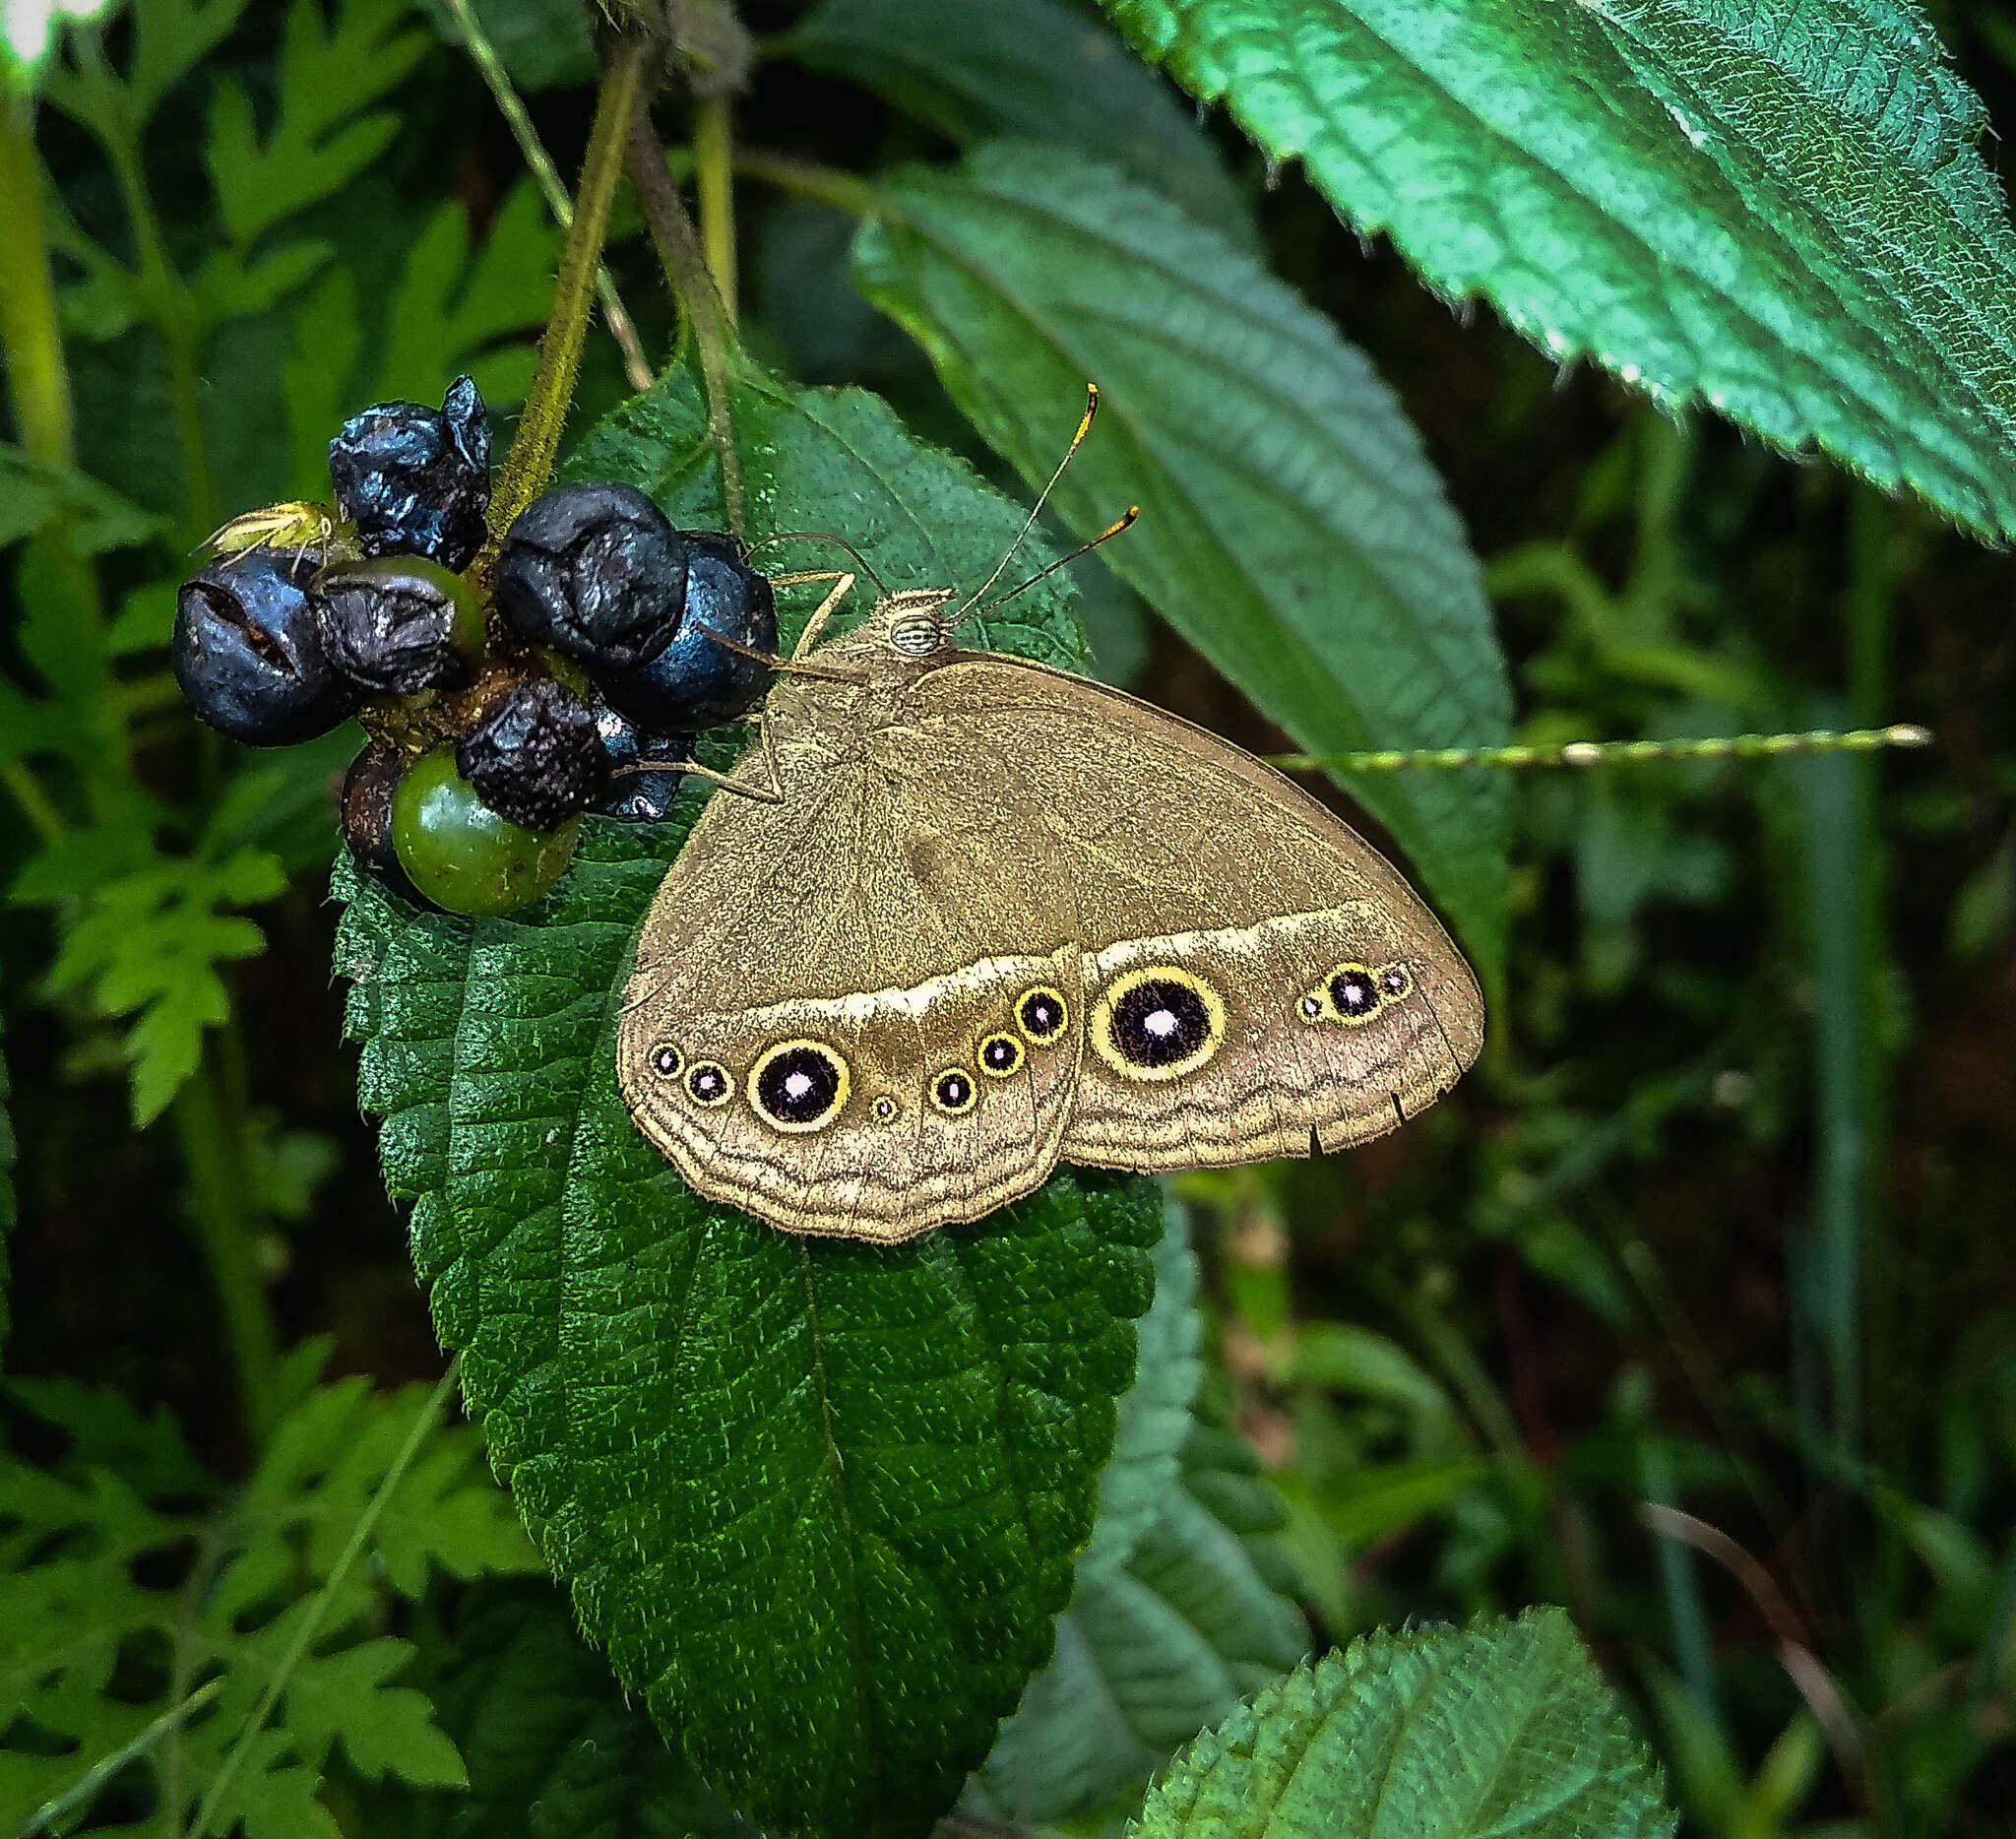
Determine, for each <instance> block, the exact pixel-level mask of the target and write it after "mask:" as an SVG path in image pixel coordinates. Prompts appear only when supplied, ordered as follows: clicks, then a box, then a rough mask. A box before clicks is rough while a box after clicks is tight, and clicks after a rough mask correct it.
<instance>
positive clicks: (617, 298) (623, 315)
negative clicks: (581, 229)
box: [448, 0, 653, 394]
mask: <svg viewBox="0 0 2016 1839" xmlns="http://www.w3.org/2000/svg"><path fill="white" fill-rule="evenodd" d="M448 10H449V12H451V13H452V14H454V15H455V23H456V26H457V27H458V28H459V29H460V30H461V32H462V41H463V43H464V44H465V45H466V46H467V47H468V49H469V55H470V62H471V63H473V65H475V67H476V72H477V74H478V75H479V76H480V77H481V78H482V80H483V83H484V85H485V87H487V88H488V90H489V92H490V98H491V100H492V101H494V102H495V103H496V104H497V112H498V113H499V114H500V115H502V116H503V117H504V125H505V126H506V127H508V128H509V129H510V130H511V138H512V139H513V140H514V141H516V142H517V143H518V152H519V155H520V157H521V158H522V159H524V160H525V163H526V165H527V167H528V168H530V170H531V172H532V176H533V180H534V183H536V185H537V186H538V188H539V193H540V195H541V196H542V197H543V198H544V199H545V201H546V209H547V210H548V211H550V212H551V213H552V214H553V222H556V223H557V224H559V226H560V228H561V230H562V231H563V232H564V231H567V230H571V229H572V228H573V227H574V201H573V200H572V199H571V198H569V197H568V196H567V187H566V185H565V183H564V182H563V181H562V180H561V177H560V174H559V170H558V168H556V167H555V166H554V164H553V157H552V155H550V154H549V153H547V152H546V149H545V143H544V142H542V141H541V140H540V139H539V131H538V129H536V127H534V126H533V122H532V117H531V116H530V115H528V114H527V113H526V112H525V104H524V102H523V101H521V100H520V99H519V95H518V92H517V91H516V90H515V89H513V88H512V86H511V75H510V73H509V72H508V71H507V70H506V69H505V68H504V60H503V59H502V58H500V57H499V56H498V55H497V47H496V46H495V45H494V44H492V43H491V42H490V38H489V34H488V33H487V32H484V31H483V28H482V23H481V22H480V21H479V20H478V19H477V18H476V16H475V13H474V11H473V8H472V7H471V6H470V3H469V0H448ZM595 291H596V298H597V299H599V301H600V302H601V304H602V323H603V324H604V325H605V326H607V327H608V329H609V337H610V338H612V339H614V340H615V342H616V345H617V347H618V349H620V350H621V351H622V353H623V375H624V377H625V378H626V379H627V380H628V382H629V384H630V387H631V388H632V389H633V390H636V391H637V392H639V393H640V394H642V393H643V392H644V391H645V390H648V389H650V388H651V385H652V381H653V378H652V370H651V360H650V359H649V358H648V357H646V356H645V354H644V342H643V341H642V340H641V339H640V338H638V336H637V322H636V321H635V320H634V319H632V318H631V317H630V309H629V308H628V307H626V306H625V305H624V304H623V297H622V295H621V294H619V293H618V292H617V291H616V283H615V278H614V277H613V276H611V275H610V273H609V270H608V265H607V264H606V263H599V264H598V265H597V267H596V271H595Z"/></svg>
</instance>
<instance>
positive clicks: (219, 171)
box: [204, 0, 427, 253]
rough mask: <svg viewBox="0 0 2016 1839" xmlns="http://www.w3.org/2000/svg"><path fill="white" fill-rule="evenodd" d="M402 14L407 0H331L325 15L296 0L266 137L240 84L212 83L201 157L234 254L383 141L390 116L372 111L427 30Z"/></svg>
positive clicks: (390, 128) (322, 194)
mask: <svg viewBox="0 0 2016 1839" xmlns="http://www.w3.org/2000/svg"><path fill="white" fill-rule="evenodd" d="M410 17H411V14H410V8H409V7H408V6H407V4H406V0H338V3H337V5H336V6H335V8H334V17H333V19H332V18H326V17H325V16H324V13H323V9H322V6H321V4H320V0H295V4H294V5H292V6H290V7H289V8H288V9H287V15H286V25H285V28H284V32H283V33H282V37H281V50H280V60H279V63H278V66H277V69H276V76H277V79H278V84H279V95H278V97H277V98H276V107H275V112H274V121H273V126H272V129H271V131H270V132H269V133H268V134H267V135H265V136H264V138H262V137H261V136H260V133H259V129H258V124H257V122H256V121H255V120H254V117H253V112H252V102H251V98H250V97H249V96H248V95H246V94H245V91H244V90H243V88H242V87H241V86H239V85H238V84H237V83H235V82H232V81H230V80H229V79H226V80H225V81H223V82H221V83H220V84H219V85H218V87H217V90H216V92H215V94H214V95H213V96H212V99H211V113H210V139H209V142H208V144H207V145H206V147H205V150H204V159H205V161H206V163H207V164H208V165H209V167H210V175H211V181H212V183H213V184H214V185H215V186H216V187H217V198H218V208H219V210H220V211H221V214H222V217H223V221H224V226H225V228H226V229H228V230H229V232H230V235H231V240H232V242H233V243H234V244H235V245H236V246H237V248H238V250H239V251H240V252H241V253H242V252H243V251H245V250H248V249H249V248H250V247H251V245H252V244H253V243H254V242H256V241H257V240H258V238H259V237H260V236H261V235H262V234H264V232H265V231H267V230H268V229H271V228H272V227H273V225H274V224H276V223H278V222H281V221H282V220H283V219H284V218H289V217H293V216H295V215H297V214H298V213H299V212H301V211H303V210H305V209H306V208H307V207H308V206H310V205H312V204H317V203H319V202H321V200H323V199H325V198H329V197H333V196H334V195H335V194H336V193H337V192H339V191H341V190H342V189H343V187H344V186H345V185H347V183H348V182H349V181H350V180H351V179H353V178H355V177H356V176H357V174H358V173H359V172H361V171H362V170H363V169H364V168H365V167H366V166H368V165H369V164H370V163H371V162H372V161H373V160H374V159H377V158H378V156H379V155H380V154H382V153H383V152H384V151H385V149H386V148H387V147H388V146H389V145H390V144H391V141H392V137H393V136H394V135H395V134H396V133H397V132H398V131H399V118H398V116H397V115H395V114H393V113H391V112H390V111H389V110H383V109H380V110H378V111H377V112H375V113H373V112H370V111H371V110H372V108H373V105H374V104H375V103H377V102H379V101H382V100H383V99H384V97H385V96H387V95H390V94H391V92H392V91H394V90H395V89H397V88H398V87H399V85H400V84H402V83H403V82H405V81H406V78H407V77H408V75H409V74H410V72H411V70H412V68H413V66H414V65H415V64H417V63H418V62H419V60H420V59H421V58H422V57H423V56H424V55H425V54H426V50H427V40H426V38H425V36H424V35H423V34H422V33H419V32H409V31H406V30H403V29H404V28H405V27H406V26H407V25H408V23H409V22H410Z"/></svg>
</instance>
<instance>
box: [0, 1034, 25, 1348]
mask: <svg viewBox="0 0 2016 1839" xmlns="http://www.w3.org/2000/svg"><path fill="white" fill-rule="evenodd" d="M0 1030H4V1021H0ZM13 1096H14V1088H13V1087H12V1086H11V1085H10V1084H9V1082H8V1072H7V1056H6V1054H5V1053H4V1052H0V1351H4V1350H5V1348H6V1346H7V1330H8V1327H9V1326H10V1324H11V1323H12V1320H13V1317H12V1316H11V1315H10V1314H9V1313H8V1302H7V1295H8V1285H9V1279H10V1277H11V1275H12V1273H11V1272H10V1270H9V1267H8V1259H7V1240H8V1238H9V1237H11V1236H12V1234H13V1232H14V1229H15V1226H16V1225H17V1224H18V1223H19V1221H20V1217H21V1216H20V1211H19V1205H18V1203H17V1201H16V1200H15V1195H14V1119H13V1117H12V1116H11V1115H10V1114H9V1111H8V1101H9V1099H11V1098H12V1097H13Z"/></svg>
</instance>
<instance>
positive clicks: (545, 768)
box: [455, 677, 609, 831]
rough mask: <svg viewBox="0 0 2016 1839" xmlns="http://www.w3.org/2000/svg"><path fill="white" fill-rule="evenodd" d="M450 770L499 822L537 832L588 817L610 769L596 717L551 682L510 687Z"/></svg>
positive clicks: (528, 681)
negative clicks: (583, 815)
mask: <svg viewBox="0 0 2016 1839" xmlns="http://www.w3.org/2000/svg"><path fill="white" fill-rule="evenodd" d="M455 765H456V769H457V770H458V771H459V772H460V773H461V774H462V776H463V778H464V779H466V780H468V781H469V783H470V784H471V785H472V786H473V787H474V788H475V792H476V796H477V797H479V798H481V799H482V801H483V802H484V803H485V804H487V805H488V806H489V807H490V809H491V810H493V811H495V812H496V813H497V814H498V816H500V817H507V818H509V819H510V820H511V821H512V822H513V823H514V824H517V825H520V826H521V827H522V828H524V829H526V830H536V831H548V830H557V829H558V828H559V827H560V826H561V825H562V824H564V823H565V822H566V821H567V820H568V819H569V818H570V817H574V816H578V815H579V814H580V813H581V812H583V811H585V810H587V809H588V807H589V806H590V805H591V804H593V803H594V802H595V800H596V798H597V796H598V795H599V793H600V792H601V789H602V785H603V782H604V780H605V779H606V777H607V775H608V770H609V761H608V756H607V755H606V754H605V753H604V752H603V751H602V742H601V736H600V735H599V733H598V732H597V731H596V723H595V711H594V710H593V709H591V708H590V707H589V706H588V704H587V703H585V702H583V701H582V700H581V698H580V697H579V696H577V695H575V693H574V692H573V691H572V690H571V689H569V688H568V687H567V686H566V685H565V684H564V683H555V682H554V681H553V680H552V679H551V678H550V677H527V678H526V679H525V680H524V681H523V682H520V683H518V684H516V685H514V686H513V688H512V690H511V693H510V694H509V695H508V696H506V697H505V698H504V700H503V701H502V702H500V703H499V704H498V705H497V706H496V708H494V709H493V710H491V712H490V713H489V714H488V715H487V716H485V717H484V718H483V721H482V723H481V724H480V725H479V726H478V727H477V728H476V729H475V731H474V732H473V733H472V734H471V735H470V736H469V737H468V738H467V739H466V740H464V741H463V743H462V745H461V746H459V747H458V748H456V750H455Z"/></svg>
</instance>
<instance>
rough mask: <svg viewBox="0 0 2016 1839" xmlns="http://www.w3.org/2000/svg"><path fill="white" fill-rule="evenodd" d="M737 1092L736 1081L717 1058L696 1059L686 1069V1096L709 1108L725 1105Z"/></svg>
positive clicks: (695, 1102) (696, 1103)
mask: <svg viewBox="0 0 2016 1839" xmlns="http://www.w3.org/2000/svg"><path fill="white" fill-rule="evenodd" d="M734 1094H735V1082H734V1081H733V1080H732V1079H730V1078H729V1077H728V1069H727V1068H726V1067H725V1066H723V1065H721V1064H720V1063H719V1062H718V1061H715V1060H695V1061H694V1062H693V1064H692V1065H691V1066H689V1067H688V1068H687V1069H686V1096H687V1097H688V1098H689V1099H691V1100H692V1101H693V1103H694V1104H695V1105H704V1106H706V1107H707V1109H708V1110H714V1108H715V1107H716V1106H717V1105H725V1104H726V1103H727V1102H728V1100H729V1099H731V1098H733V1097H734Z"/></svg>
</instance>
